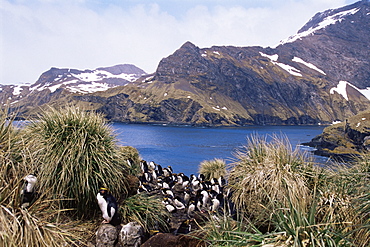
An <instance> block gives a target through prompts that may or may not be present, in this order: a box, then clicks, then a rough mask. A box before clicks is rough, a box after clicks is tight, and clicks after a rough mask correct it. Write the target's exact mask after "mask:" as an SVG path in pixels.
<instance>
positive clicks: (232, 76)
mask: <svg viewBox="0 0 370 247" xmlns="http://www.w3.org/2000/svg"><path fill="white" fill-rule="evenodd" d="M369 13H370V3H369V1H360V2H357V3H354V4H351V5H348V6H344V7H342V8H339V9H335V10H327V11H324V12H321V13H318V14H316V15H315V16H314V17H313V18H311V20H310V21H309V22H307V23H306V24H305V25H304V26H303V27H302V28H301V29H300V30H299V31H298V32H297V34H296V35H295V36H292V37H294V38H291V39H290V40H289V39H288V40H289V42H286V41H285V42H284V41H283V42H281V43H280V44H279V45H278V46H276V47H266V48H263V47H259V46H251V47H234V46H212V47H209V48H199V47H197V46H196V45H194V44H193V43H191V42H189V41H187V42H185V43H184V44H183V45H182V46H181V47H180V48H179V49H177V50H176V51H174V53H173V54H171V55H169V56H168V57H165V58H163V59H162V60H161V61H160V62H159V64H158V67H157V70H156V71H155V72H154V73H153V74H145V75H143V76H141V77H139V78H138V79H136V80H133V81H131V82H130V83H128V84H125V85H123V86H118V87H113V88H109V89H107V90H102V91H100V92H95V93H87V94H84V95H76V94H70V95H68V96H65V97H64V96H63V97H64V98H63V99H62V100H61V99H60V98H59V102H57V101H58V100H57V99H56V101H55V102H54V101H53V102H52V101H49V104H54V105H62V103H65V102H69V103H72V104H75V105H83V106H84V107H87V109H88V110H95V111H98V112H102V113H103V114H105V115H106V117H107V118H108V119H110V120H112V121H121V122H144V123H173V124H191V125H211V126H214V125H238V126H240V125H250V124H257V125H263V124H293V125H296V124H330V123H332V122H334V121H337V120H342V121H343V120H344V119H345V118H348V117H350V116H353V115H355V114H357V113H358V112H360V111H363V110H366V109H368V108H369V106H370V101H369V98H370V97H369V96H370V94H369V89H370V70H369V69H368V68H369V67H370V59H369V57H370V52H369V50H368V49H367V47H369V46H370V44H369V43H370V42H369V41H370V31H369V30H370V26H369V23H370V20H369V18H370V14H369ZM318 27H320V28H318ZM308 31H309V32H308ZM305 32H306V33H305ZM302 34H305V35H302ZM107 73H108V72H107ZM58 89H59V88H58ZM56 92H57V91H55V93H56ZM368 97H369V98H368ZM67 98H68V99H67ZM17 107H18V108H17V109H22V110H21V111H20V112H22V114H29V113H30V112H31V111H30V110H24V111H23V109H26V108H27V107H29V105H28V106H27V104H25V103H23V105H22V104H18V106H17ZM15 108H16V107H15Z"/></svg>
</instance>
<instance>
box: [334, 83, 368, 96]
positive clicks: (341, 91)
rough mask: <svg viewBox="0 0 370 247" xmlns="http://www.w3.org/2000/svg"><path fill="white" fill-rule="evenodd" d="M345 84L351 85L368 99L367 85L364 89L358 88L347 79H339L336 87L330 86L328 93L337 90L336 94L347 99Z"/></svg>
mask: <svg viewBox="0 0 370 247" xmlns="http://www.w3.org/2000/svg"><path fill="white" fill-rule="evenodd" d="M347 85H349V86H351V87H353V88H354V89H356V90H357V91H358V92H360V93H361V94H362V95H363V96H364V97H366V98H367V99H368V100H370V87H367V88H365V89H359V88H357V87H355V86H354V85H352V84H351V83H349V82H347V81H340V82H339V83H338V85H337V86H336V87H333V88H331V89H330V91H329V92H330V94H334V92H337V93H338V94H340V95H342V96H343V98H345V99H346V100H347V101H348V95H347V90H346V89H347Z"/></svg>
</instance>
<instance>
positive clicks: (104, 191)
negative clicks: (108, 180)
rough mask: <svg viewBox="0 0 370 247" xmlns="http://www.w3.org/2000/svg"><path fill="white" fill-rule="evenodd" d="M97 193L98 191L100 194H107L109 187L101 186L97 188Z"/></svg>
mask: <svg viewBox="0 0 370 247" xmlns="http://www.w3.org/2000/svg"><path fill="white" fill-rule="evenodd" d="M99 193H100V194H101V195H106V194H108V193H109V189H107V188H104V187H101V188H100V189H99Z"/></svg>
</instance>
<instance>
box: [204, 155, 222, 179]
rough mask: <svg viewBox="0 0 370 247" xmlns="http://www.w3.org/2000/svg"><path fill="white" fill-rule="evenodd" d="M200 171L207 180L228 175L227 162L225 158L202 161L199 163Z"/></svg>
mask: <svg viewBox="0 0 370 247" xmlns="http://www.w3.org/2000/svg"><path fill="white" fill-rule="evenodd" d="M198 172H199V173H201V174H203V175H204V176H205V178H206V180H210V179H212V178H219V177H221V176H225V175H226V162H225V161H224V160H223V159H217V158H216V159H213V160H205V161H202V162H201V163H200V165H199V170H198Z"/></svg>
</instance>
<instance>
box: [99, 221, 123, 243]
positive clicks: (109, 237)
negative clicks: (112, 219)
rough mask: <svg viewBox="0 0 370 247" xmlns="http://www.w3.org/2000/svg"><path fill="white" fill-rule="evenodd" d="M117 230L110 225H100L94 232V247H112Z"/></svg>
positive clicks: (115, 239)
mask: <svg viewBox="0 0 370 247" xmlns="http://www.w3.org/2000/svg"><path fill="white" fill-rule="evenodd" d="M117 236H118V230H117V228H116V227H114V226H112V225H111V224H102V225H101V226H100V227H99V229H98V231H97V232H96V247H114V245H115V243H116V241H117Z"/></svg>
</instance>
